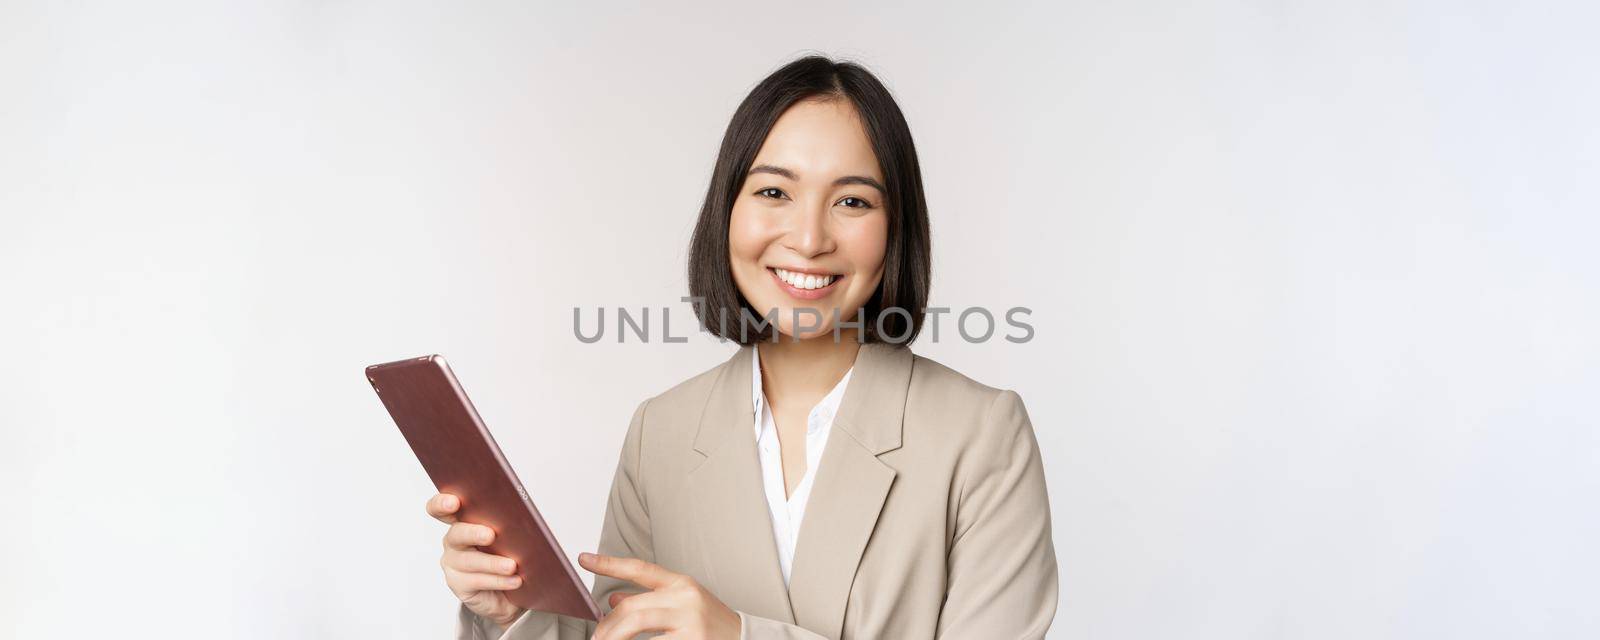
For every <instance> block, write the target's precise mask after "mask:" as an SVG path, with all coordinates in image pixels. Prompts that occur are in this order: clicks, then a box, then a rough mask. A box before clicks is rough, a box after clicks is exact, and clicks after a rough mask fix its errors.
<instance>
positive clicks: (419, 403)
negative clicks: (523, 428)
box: [367, 355, 600, 620]
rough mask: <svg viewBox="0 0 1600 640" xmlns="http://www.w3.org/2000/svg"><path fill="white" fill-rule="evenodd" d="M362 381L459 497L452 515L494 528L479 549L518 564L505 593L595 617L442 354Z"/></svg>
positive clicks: (373, 372)
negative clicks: (518, 581)
mask: <svg viewBox="0 0 1600 640" xmlns="http://www.w3.org/2000/svg"><path fill="white" fill-rule="evenodd" d="M367 381H368V382H370V383H372V390H373V391H376V392H378V397H379V398H380V399H382V400H383V406H385V407H387V408H388V409H389V415H390V416H391V417H393V418H394V423H395V424H396V425H397V426H399V427H400V433H401V434H403V435H404V436H405V438H406V442H407V443H410V445H411V450H412V451H413V452H415V453H416V454H417V460H420V461H421V462H422V468H423V469H425V470H427V472H428V477H429V478H432V479H433V484H434V486H436V487H438V488H439V492H440V493H450V494H454V495H456V496H457V497H459V498H461V509H460V511H458V512H456V517H457V518H458V519H460V520H461V521H462V522H472V523H476V524H482V525H488V526H489V527H490V528H492V529H494V531H495V541H494V544H492V545H489V546H487V547H483V550H484V551H486V552H488V553H492V554H495V555H500V556H506V557H508V558H511V559H513V560H516V561H517V575H519V576H522V586H521V587H519V588H517V589H516V590H513V591H507V592H506V597H507V598H508V599H510V600H511V602H513V603H515V604H517V605H518V606H521V607H523V608H525V609H531V610H534V611H548V612H551V613H559V614H562V615H567V616H572V617H574V618H584V619H587V620H599V619H600V609H599V607H596V606H595V602H594V599H593V598H591V597H590V595H589V589H588V588H587V587H585V586H584V585H583V580H582V579H581V578H579V577H578V572H577V570H575V569H574V568H573V566H572V563H570V562H568V561H567V556H566V554H565V553H562V551H561V545H560V544H557V543H556V537H555V535H554V534H552V533H551V532H550V527H549V526H547V525H546V524H545V522H544V518H542V517H540V516H539V509H538V508H536V507H534V506H533V500H531V499H529V498H528V492H527V491H525V490H524V489H523V488H522V483H521V482H520V481H518V480H517V474H516V472H514V471H512V470H511V465H510V463H508V462H506V458H505V456H504V455H502V454H501V453H500V447H499V445H496V444H495V442H494V436H492V435H490V434H489V429H488V427H486V426H484V424H483V420H482V419H481V418H479V417H478V412H477V410H476V409H474V408H473V407H472V401H470V400H468V399H467V393H466V391H464V390H462V388H461V383H460V382H459V381H457V380H456V377H455V375H454V374H452V373H451V372H450V365H448V364H446V363H445V361H444V358H443V357H440V356H437V355H433V356H424V357H421V358H412V359H410V360H401V361H398V362H390V363H387V364H377V365H372V366H370V367H367Z"/></svg>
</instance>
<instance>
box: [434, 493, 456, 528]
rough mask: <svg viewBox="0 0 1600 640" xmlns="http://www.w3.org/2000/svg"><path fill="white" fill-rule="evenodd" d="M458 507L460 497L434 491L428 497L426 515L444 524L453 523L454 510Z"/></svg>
mask: <svg viewBox="0 0 1600 640" xmlns="http://www.w3.org/2000/svg"><path fill="white" fill-rule="evenodd" d="M460 508H461V499H460V498H457V497H455V496H454V495H451V494H448V493H436V494H434V496H433V497H432V498H429V499H428V515H430V516H433V517H434V518H435V519H437V520H438V521H440V522H443V523H445V524H455V521H456V510H457V509H460Z"/></svg>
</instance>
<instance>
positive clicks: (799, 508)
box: [750, 349, 855, 586]
mask: <svg viewBox="0 0 1600 640" xmlns="http://www.w3.org/2000/svg"><path fill="white" fill-rule="evenodd" d="M750 365H751V366H750V371H751V377H750V400H751V404H752V405H754V406H755V430H756V451H757V452H759V453H760V456H761V484H762V485H763V487H764V488H765V489H766V494H767V511H768V512H770V513H771V514H772V535H773V537H774V538H775V539H776V540H777V542H778V567H779V568H780V569H782V570H783V584H784V585H785V586H787V585H788V584H789V567H790V565H792V564H793V563H794V545H795V541H796V540H797V539H798V538H799V535H800V521H801V519H803V518H804V517H805V513H806V499H807V498H809V497H811V480H812V478H815V477H816V475H817V465H818V463H819V462H821V461H822V448H823V446H825V445H826V444H827V443H828V433H829V432H830V431H832V430H833V416H834V414H835V413H837V412H838V411H839V401H840V400H841V399H843V398H844V389H845V386H846V385H848V384H849V383H850V373H851V372H852V371H855V367H851V368H850V370H849V371H846V372H844V377H843V378H840V379H839V383H838V384H836V385H834V386H833V390H832V391H829V392H828V395H826V396H823V398H822V401H821V402H818V403H817V406H815V407H812V408H811V413H810V415H808V416H807V417H806V472H805V475H804V476H802V477H801V479H800V483H799V484H798V485H795V488H794V495H791V496H789V497H788V498H787V499H785V498H784V483H783V455H782V453H781V447H780V446H779V444H778V426H777V424H776V423H775V422H774V421H773V418H772V410H771V408H770V407H768V406H767V402H766V394H765V393H764V392H763V391H762V390H761V354H760V350H759V349H751V350H750Z"/></svg>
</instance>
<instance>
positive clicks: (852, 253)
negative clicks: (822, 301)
mask: <svg viewBox="0 0 1600 640" xmlns="http://www.w3.org/2000/svg"><path fill="white" fill-rule="evenodd" d="M861 222H862V224H860V225H857V226H855V227H853V228H852V229H851V230H850V233H849V234H848V235H847V236H846V237H844V238H841V242H840V243H839V244H840V248H841V249H843V251H844V252H845V253H846V254H847V255H848V256H849V258H850V262H851V264H854V265H856V269H857V271H858V272H859V273H860V274H861V275H862V276H863V277H862V278H861V283H860V284H861V286H862V288H864V289H866V290H867V291H872V290H875V289H877V288H878V280H879V279H880V278H882V277H883V258H884V253H885V252H886V251H887V250H888V247H889V221H888V217H887V216H883V215H879V216H873V217H872V218H870V219H867V220H862V221H861Z"/></svg>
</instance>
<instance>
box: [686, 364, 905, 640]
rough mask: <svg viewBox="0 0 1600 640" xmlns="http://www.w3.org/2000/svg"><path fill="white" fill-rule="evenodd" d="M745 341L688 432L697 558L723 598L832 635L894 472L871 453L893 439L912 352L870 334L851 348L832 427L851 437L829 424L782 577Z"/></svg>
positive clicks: (839, 628) (895, 443)
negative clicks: (694, 456) (696, 459)
mask: <svg viewBox="0 0 1600 640" xmlns="http://www.w3.org/2000/svg"><path fill="white" fill-rule="evenodd" d="M751 349H754V347H750V346H746V347H743V348H741V349H740V350H739V352H738V353H736V354H734V355H733V357H731V358H729V359H728V361H727V362H726V363H724V364H723V365H722V366H721V367H720V371H718V373H717V378H716V380H715V382H713V384H712V390H711V393H710V394H709V395H708V397H707V398H706V405H705V409H704V411H702V413H701V417H700V425H699V428H698V430H697V431H696V432H695V438H694V449H695V450H696V451H698V452H700V453H702V454H704V455H705V456H706V457H705V459H704V460H702V461H700V463H699V464H698V465H697V466H696V467H695V468H694V469H693V470H692V471H690V473H689V485H690V491H691V492H692V495H694V496H695V499H694V500H693V503H694V511H695V530H696V535H697V537H698V539H699V541H700V550H701V553H702V554H703V555H702V558H701V563H702V564H701V566H702V567H704V568H705V570H706V571H705V573H706V575H707V577H708V578H709V580H710V587H711V588H712V589H713V593H716V594H717V596H718V597H720V598H722V600H723V602H725V603H727V604H728V605H729V606H730V607H733V608H734V609H737V610H740V611H745V612H748V613H751V614H754V615H757V616H761V617H764V618H770V619H773V620H777V621H780V622H786V623H789V624H798V625H800V626H802V627H805V628H807V629H811V630H813V631H816V632H818V633H821V634H822V635H824V636H826V637H829V638H838V637H839V636H840V634H841V633H842V632H843V626H844V615H845V607H846V605H847V604H848V603H849V596H850V585H851V584H852V583H853V582H854V580H855V573H856V569H857V567H858V566H859V565H860V562H861V555H862V553H863V552H865V550H866V546H867V541H868V540H869V539H870V538H871V537H872V530H873V529H874V528H875V527H876V526H877V522H878V514H879V513H880V512H881V511H882V508H883V503H884V501H885V500H886V499H887V498H888V495H889V488H890V486H892V485H893V483H894V478H895V476H896V472H895V470H894V469H893V468H891V467H889V466H888V465H886V464H884V463H883V462H882V461H880V460H879V459H878V458H877V456H878V455H880V454H883V453H885V452H888V451H893V450H894V449H897V448H899V447H900V444H901V430H902V429H901V426H902V425H901V423H902V420H903V419H904V417H905V401H906V392H907V390H908V389H909V387H910V383H911V365H912V355H911V351H910V350H909V349H907V348H905V347H899V346H895V345H886V344H880V343H871V344H864V345H861V350H860V351H859V352H858V353H857V354H856V362H855V365H854V366H855V368H854V370H853V371H852V373H851V379H850V384H849V385H847V386H846V387H845V392H844V399H843V400H841V402H840V406H839V412H838V414H837V415H835V416H834V428H835V429H838V430H840V431H843V432H845V433H847V434H849V437H847V438H841V437H837V434H835V435H834V437H830V438H828V444H827V445H826V446H825V447H824V451H823V453H822V458H821V461H820V462H819V463H818V469H817V477H816V478H815V479H813V483H814V484H813V485H812V489H811V498H810V500H809V501H807V503H806V515H805V520H804V521H803V522H802V523H801V526H800V534H799V538H798V539H797V541H796V544H795V557H794V564H793V566H792V568H791V572H790V576H789V585H788V587H787V588H786V587H785V586H784V584H783V573H782V570H781V569H780V568H779V566H778V548H777V542H776V541H775V540H774V539H773V532H772V520H771V517H770V515H769V514H768V513H767V503H766V497H765V494H764V492H763V488H762V485H761V482H762V480H761V466H760V461H759V459H758V455H757V453H756V448H755V434H754V430H753V429H752V428H751V425H752V420H753V415H754V411H755V405H754V402H753V401H752V399H751V394H750V386H749V385H750V376H751V374H752V369H751V364H750V363H751V360H750V358H751V354H750V350H751Z"/></svg>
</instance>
